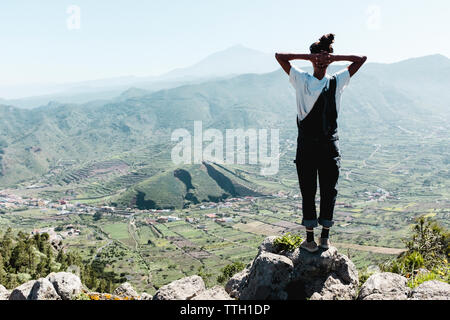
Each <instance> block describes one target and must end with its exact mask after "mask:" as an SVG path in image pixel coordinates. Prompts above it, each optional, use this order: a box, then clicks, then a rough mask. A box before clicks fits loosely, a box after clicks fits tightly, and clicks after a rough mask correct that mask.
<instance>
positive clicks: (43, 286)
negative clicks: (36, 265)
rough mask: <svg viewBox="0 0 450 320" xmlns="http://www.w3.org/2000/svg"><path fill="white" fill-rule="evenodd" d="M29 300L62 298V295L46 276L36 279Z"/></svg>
mask: <svg viewBox="0 0 450 320" xmlns="http://www.w3.org/2000/svg"><path fill="white" fill-rule="evenodd" d="M28 300H61V297H60V296H59V295H58V293H57V292H56V290H55V287H54V286H53V285H52V283H51V282H50V281H48V280H47V279H45V278H40V279H38V280H36V281H35V283H34V285H33V287H32V288H31V292H30V295H29V296H28Z"/></svg>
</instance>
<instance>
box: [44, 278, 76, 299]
mask: <svg viewBox="0 0 450 320" xmlns="http://www.w3.org/2000/svg"><path fill="white" fill-rule="evenodd" d="M46 279H47V280H49V281H50V282H51V283H52V285H53V287H54V288H55V290H56V292H57V293H58V295H59V296H60V297H61V298H62V299H63V300H71V299H72V298H74V297H76V296H77V295H79V294H80V293H81V292H82V290H83V286H82V284H81V280H80V278H78V277H77V276H76V275H75V274H73V273H69V272H58V273H54V272H53V273H50V274H49V275H48V276H47V277H46Z"/></svg>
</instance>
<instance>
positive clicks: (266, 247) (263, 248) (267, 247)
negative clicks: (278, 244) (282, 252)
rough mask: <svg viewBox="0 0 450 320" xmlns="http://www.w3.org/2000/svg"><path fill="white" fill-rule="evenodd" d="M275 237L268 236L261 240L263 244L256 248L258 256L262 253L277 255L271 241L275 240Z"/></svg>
mask: <svg viewBox="0 0 450 320" xmlns="http://www.w3.org/2000/svg"><path fill="white" fill-rule="evenodd" d="M276 238H277V237H276V236H270V237H267V238H265V239H264V240H263V242H262V243H261V244H260V245H259V248H258V255H260V254H261V253H263V252H269V253H277V250H276V248H275V246H274V244H273V241H274V240H275V239H276Z"/></svg>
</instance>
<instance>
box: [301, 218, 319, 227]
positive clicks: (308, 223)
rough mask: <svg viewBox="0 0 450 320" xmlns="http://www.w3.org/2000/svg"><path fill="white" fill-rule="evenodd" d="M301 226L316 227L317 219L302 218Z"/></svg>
mask: <svg viewBox="0 0 450 320" xmlns="http://www.w3.org/2000/svg"><path fill="white" fill-rule="evenodd" d="M302 226H305V227H306V228H316V227H317V226H318V224H317V219H314V220H305V219H303V220H302Z"/></svg>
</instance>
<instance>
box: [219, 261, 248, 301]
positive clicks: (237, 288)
mask: <svg viewBox="0 0 450 320" xmlns="http://www.w3.org/2000/svg"><path fill="white" fill-rule="evenodd" d="M249 274H250V269H249V268H245V269H244V270H242V271H241V272H239V273H236V274H235V275H234V276H232V277H231V279H230V280H228V282H227V284H226V285H225V291H226V292H227V293H228V294H229V295H230V297H232V298H239V294H240V292H241V291H242V289H243V288H244V286H245V284H246V283H247V280H248V275H249Z"/></svg>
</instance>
